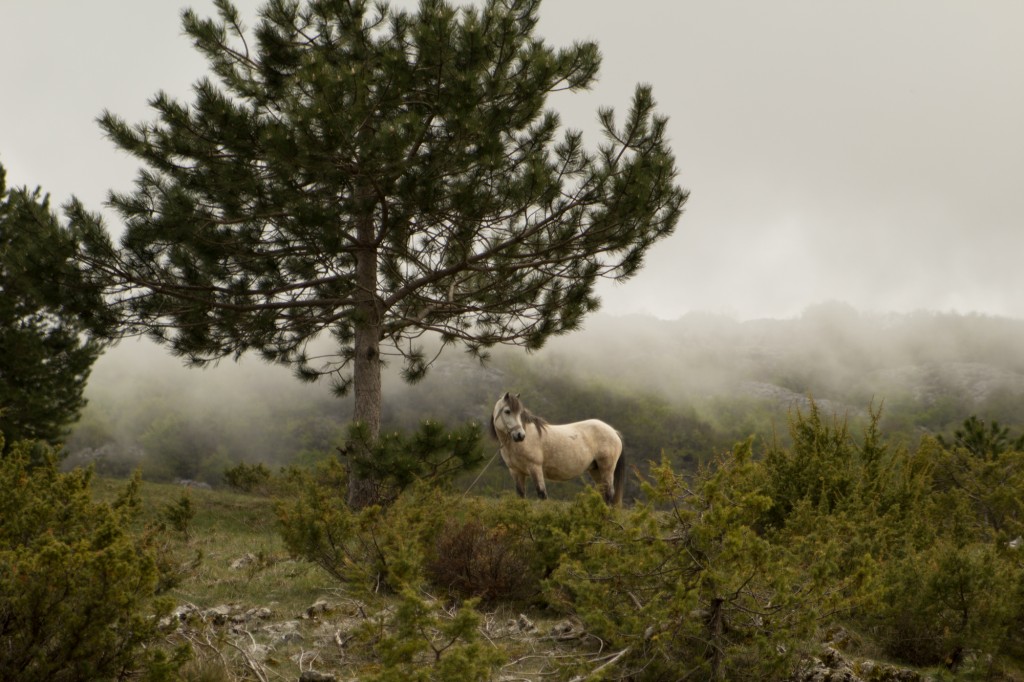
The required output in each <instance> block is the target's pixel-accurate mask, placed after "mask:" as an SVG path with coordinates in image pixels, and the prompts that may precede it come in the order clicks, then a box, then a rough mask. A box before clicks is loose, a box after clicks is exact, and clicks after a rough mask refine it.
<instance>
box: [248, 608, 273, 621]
mask: <svg viewBox="0 0 1024 682" xmlns="http://www.w3.org/2000/svg"><path fill="white" fill-rule="evenodd" d="M273 615H274V612H273V611H271V610H270V609H268V608H267V607H265V606H260V607H257V608H252V609H249V610H248V611H246V612H245V613H244V614H242V618H243V619H244V620H247V621H250V620H269V619H270V617H271V616H273Z"/></svg>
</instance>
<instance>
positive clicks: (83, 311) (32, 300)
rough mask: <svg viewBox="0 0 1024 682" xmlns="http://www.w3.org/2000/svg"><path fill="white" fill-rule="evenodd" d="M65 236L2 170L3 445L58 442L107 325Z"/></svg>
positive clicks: (44, 203)
mask: <svg viewBox="0 0 1024 682" xmlns="http://www.w3.org/2000/svg"><path fill="white" fill-rule="evenodd" d="M74 254H75V245H74V243H73V241H72V239H71V237H70V234H69V233H68V231H67V230H66V229H64V227H63V226H61V225H60V223H59V222H58V219H57V217H56V216H55V215H54V213H53V211H51V209H50V204H49V197H47V196H46V195H44V194H42V192H41V191H40V190H39V189H38V188H37V189H35V190H31V191H30V190H28V189H27V188H24V187H21V188H8V187H7V186H6V182H5V171H4V168H3V166H0V431H2V432H3V433H5V434H7V439H8V440H7V442H8V444H9V445H10V444H13V443H14V442H16V441H20V440H38V441H45V442H48V443H50V444H56V443H57V442H58V441H60V440H61V439H62V438H63V437H64V436H65V435H66V431H67V427H68V426H69V425H70V424H71V423H73V422H74V421H75V420H76V419H77V418H78V415H79V413H80V412H81V410H82V408H83V407H84V406H85V398H84V396H83V392H84V390H85V382H86V380H87V379H88V377H89V373H90V371H91V369H92V365H93V363H94V362H95V361H96V358H98V357H99V355H100V352H101V351H102V343H101V342H100V341H99V340H98V335H99V334H102V333H103V331H104V330H105V329H106V328H107V327H106V325H107V324H108V323H109V322H110V320H109V319H108V318H107V315H106V313H105V308H104V306H103V305H102V302H101V299H100V298H99V296H98V295H97V292H96V291H95V290H90V289H89V288H88V287H83V286H82V282H83V278H82V273H80V272H79V270H78V268H77V266H76V264H75V261H74Z"/></svg>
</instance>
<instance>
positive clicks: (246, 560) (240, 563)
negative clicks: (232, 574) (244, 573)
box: [231, 552, 256, 571]
mask: <svg viewBox="0 0 1024 682" xmlns="http://www.w3.org/2000/svg"><path fill="white" fill-rule="evenodd" d="M254 563H256V555H255V554H253V553H252V552H246V553H245V556H240V557H238V558H237V559H235V560H234V561H232V562H231V569H232V570H234V571H237V570H240V569H243V568H245V567H246V566H251V565H252V564H254Z"/></svg>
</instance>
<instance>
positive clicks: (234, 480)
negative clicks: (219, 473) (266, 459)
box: [224, 462, 271, 493]
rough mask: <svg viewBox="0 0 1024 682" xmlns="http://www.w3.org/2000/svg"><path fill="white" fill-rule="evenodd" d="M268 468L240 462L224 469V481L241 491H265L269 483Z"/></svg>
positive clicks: (260, 464)
mask: <svg viewBox="0 0 1024 682" xmlns="http://www.w3.org/2000/svg"><path fill="white" fill-rule="evenodd" d="M270 476H271V474H270V469H268V468H267V467H266V466H265V465H264V464H263V463H262V462H260V463H259V464H246V463H245V462H241V463H240V464H238V465H236V466H233V467H231V468H230V469H225V470H224V482H225V483H227V484H228V485H229V486H231V487H232V488H234V489H235V490H238V491H240V492H243V493H255V492H261V493H262V492H266V491H267V489H268V487H269V485H270Z"/></svg>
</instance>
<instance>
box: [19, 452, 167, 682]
mask: <svg viewBox="0 0 1024 682" xmlns="http://www.w3.org/2000/svg"><path fill="white" fill-rule="evenodd" d="M29 450H30V448H29V447H27V446H26V445H25V444H15V445H14V446H12V448H11V450H10V452H9V453H8V455H7V456H6V457H4V458H2V459H0V490H3V491H4V494H3V496H0V643H2V646H0V679H4V680H19V681H22V682H30V681H32V680H83V681H84V680H96V679H106V678H113V677H117V676H121V675H123V674H124V673H125V672H126V671H127V670H130V669H134V668H136V667H137V666H138V665H140V662H141V659H142V653H141V651H142V647H143V646H144V645H145V644H146V643H148V642H149V641H151V640H152V639H153V638H154V637H155V636H156V632H155V627H156V625H155V624H156V620H157V619H156V618H154V617H153V614H152V613H147V611H148V607H149V604H150V597H151V596H152V594H153V590H154V588H155V585H156V580H157V570H156V566H155V564H154V560H153V558H152V556H151V555H150V553H149V552H147V551H145V550H144V549H143V548H142V547H140V546H139V545H138V544H137V543H135V542H134V541H133V540H132V537H131V536H130V535H129V533H128V530H127V527H128V521H129V515H130V513H131V510H132V509H133V507H135V506H137V504H136V503H137V500H135V499H133V497H134V492H133V489H132V488H131V487H130V488H129V490H128V491H126V494H125V495H123V496H122V497H121V498H120V499H119V500H118V501H117V502H116V503H115V504H114V505H107V504H97V503H94V502H93V501H92V498H91V493H90V482H91V473H90V472H88V471H82V470H75V471H72V472H70V473H66V474H62V473H60V472H59V471H58V469H57V464H56V460H55V458H54V457H53V455H52V453H51V454H50V456H49V457H47V458H45V459H44V460H43V461H42V462H40V463H39V464H38V465H37V466H34V467H30V466H29V458H30V455H29ZM136 483H137V482H136Z"/></svg>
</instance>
